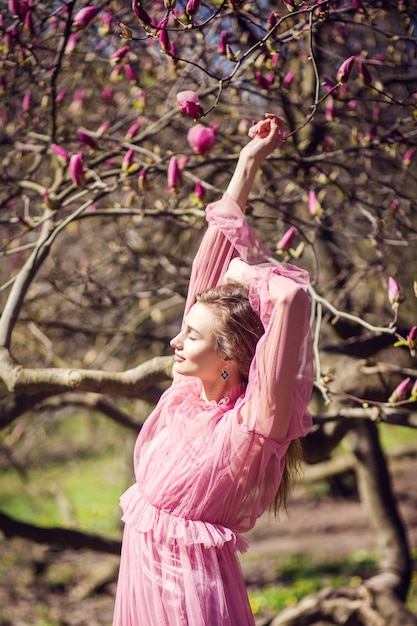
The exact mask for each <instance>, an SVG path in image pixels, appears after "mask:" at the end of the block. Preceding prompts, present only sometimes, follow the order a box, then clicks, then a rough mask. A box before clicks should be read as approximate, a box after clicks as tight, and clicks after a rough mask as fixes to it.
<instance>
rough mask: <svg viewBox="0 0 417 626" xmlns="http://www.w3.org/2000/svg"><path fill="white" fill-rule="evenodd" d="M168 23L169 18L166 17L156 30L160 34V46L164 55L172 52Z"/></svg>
mask: <svg viewBox="0 0 417 626" xmlns="http://www.w3.org/2000/svg"><path fill="white" fill-rule="evenodd" d="M167 23H168V18H167V17H165V18H164V19H163V20H162V21H161V22H159V24H158V26H157V28H156V31H155V32H156V33H159V35H158V36H159V45H160V46H161V52H162V53H163V54H168V53H169V51H170V47H171V46H170V41H169V34H168V31H167V30H166V25H167Z"/></svg>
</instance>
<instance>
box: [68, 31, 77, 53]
mask: <svg viewBox="0 0 417 626" xmlns="http://www.w3.org/2000/svg"><path fill="white" fill-rule="evenodd" d="M77 41H78V33H71V35H70V36H69V37H68V41H67V45H66V46H65V54H72V53H73V52H74V50H75V46H76V43H77Z"/></svg>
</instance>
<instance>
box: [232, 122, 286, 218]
mask: <svg viewBox="0 0 417 626" xmlns="http://www.w3.org/2000/svg"><path fill="white" fill-rule="evenodd" d="M282 129H283V122H282V120H281V119H280V118H279V117H277V116H276V115H273V114H272V113H266V114H265V119H264V120H261V121H260V122H258V123H257V124H256V125H255V126H252V128H251V129H250V131H249V136H250V137H253V139H252V141H250V142H249V143H248V144H247V145H246V146H245V147H244V148H242V150H241V152H240V155H239V159H238V162H237V165H236V169H235V171H234V173H233V176H232V178H231V180H230V183H229V186H228V188H227V193H228V195H229V196H231V197H232V198H233V200H234V201H235V202H236V203H237V204H238V205H239V207H240V209H241V211H242V212H243V213H244V212H245V209H246V203H247V200H248V197H249V193H250V191H251V189H252V185H253V181H254V178H255V174H256V171H257V169H258V167H259V166H260V164H261V163H262V161H264V159H266V157H267V156H269V155H270V154H271V153H272V152H273V151H274V150H276V149H277V148H279V147H280V146H281V145H282V139H283V136H282Z"/></svg>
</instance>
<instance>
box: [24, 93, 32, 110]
mask: <svg viewBox="0 0 417 626" xmlns="http://www.w3.org/2000/svg"><path fill="white" fill-rule="evenodd" d="M31 106H32V92H31V91H30V89H28V90H27V91H26V92H25V94H24V96H23V100H22V111H24V112H27V111H29V109H30V108H31Z"/></svg>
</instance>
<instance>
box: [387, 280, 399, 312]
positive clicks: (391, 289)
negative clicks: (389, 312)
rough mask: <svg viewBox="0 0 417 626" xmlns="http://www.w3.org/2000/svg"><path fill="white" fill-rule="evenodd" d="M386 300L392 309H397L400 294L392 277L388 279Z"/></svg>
mask: <svg viewBox="0 0 417 626" xmlns="http://www.w3.org/2000/svg"><path fill="white" fill-rule="evenodd" d="M388 299H389V301H390V303H391V305H392V308H393V309H395V308H398V304H399V302H400V299H401V292H400V287H399V285H398V283H397V281H396V280H395V279H394V278H392V276H390V277H389V278H388Z"/></svg>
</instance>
